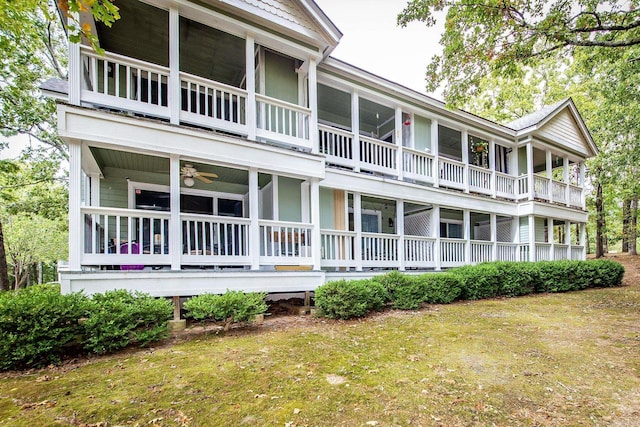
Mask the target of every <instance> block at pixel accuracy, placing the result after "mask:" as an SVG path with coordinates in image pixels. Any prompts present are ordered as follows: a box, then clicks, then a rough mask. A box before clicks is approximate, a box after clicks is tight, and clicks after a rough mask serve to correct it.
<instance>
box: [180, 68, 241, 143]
mask: <svg viewBox="0 0 640 427" xmlns="http://www.w3.org/2000/svg"><path fill="white" fill-rule="evenodd" d="M180 93H181V101H182V102H181V111H180V120H181V121H184V122H186V123H192V124H196V125H201V126H209V127H211V126H213V127H216V128H218V129H223V130H228V131H231V132H237V133H243V134H246V133H247V128H246V123H247V119H246V107H247V91H245V90H242V89H239V88H237V87H233V86H229V85H225V84H223V83H218V82H214V81H211V80H207V79H203V78H201V77H198V76H194V75H191V74H187V73H184V72H181V73H180Z"/></svg>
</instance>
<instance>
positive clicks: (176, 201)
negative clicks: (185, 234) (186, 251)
mask: <svg viewBox="0 0 640 427" xmlns="http://www.w3.org/2000/svg"><path fill="white" fill-rule="evenodd" d="M169 198H170V203H169V206H170V210H171V217H170V218H169V255H170V259H171V269H172V270H180V258H181V257H182V221H181V220H180V157H179V156H178V155H177V154H172V155H171V156H170V158H169Z"/></svg>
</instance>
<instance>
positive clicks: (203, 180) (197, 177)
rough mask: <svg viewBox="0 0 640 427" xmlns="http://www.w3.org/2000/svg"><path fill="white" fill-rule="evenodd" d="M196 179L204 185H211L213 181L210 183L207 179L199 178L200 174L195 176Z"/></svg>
mask: <svg viewBox="0 0 640 427" xmlns="http://www.w3.org/2000/svg"><path fill="white" fill-rule="evenodd" d="M195 178H196V179H199V180H200V181H202V182H204V183H206V184H211V183H212V182H213V181H211V180H210V179H209V178H205V177H204V176H201V175H200V174H198V175H196V176H195Z"/></svg>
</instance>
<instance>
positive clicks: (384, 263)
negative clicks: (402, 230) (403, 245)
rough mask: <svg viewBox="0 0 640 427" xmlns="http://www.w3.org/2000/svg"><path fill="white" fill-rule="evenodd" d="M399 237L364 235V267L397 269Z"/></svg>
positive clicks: (380, 234) (374, 234) (381, 234)
mask: <svg viewBox="0 0 640 427" xmlns="http://www.w3.org/2000/svg"><path fill="white" fill-rule="evenodd" d="M398 240H399V236H397V235H394V234H383V233H362V265H363V266H364V267H397V266H398Z"/></svg>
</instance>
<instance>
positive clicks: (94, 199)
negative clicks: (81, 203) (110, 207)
mask: <svg viewBox="0 0 640 427" xmlns="http://www.w3.org/2000/svg"><path fill="white" fill-rule="evenodd" d="M89 179H90V183H91V184H90V185H91V189H90V191H89V193H90V194H91V200H88V202H89V205H91V206H100V174H97V173H93V174H91V175H89Z"/></svg>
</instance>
